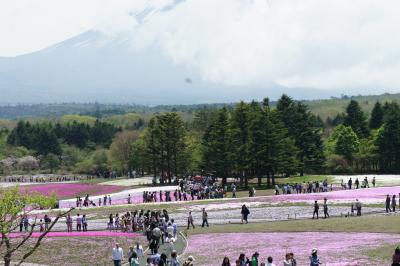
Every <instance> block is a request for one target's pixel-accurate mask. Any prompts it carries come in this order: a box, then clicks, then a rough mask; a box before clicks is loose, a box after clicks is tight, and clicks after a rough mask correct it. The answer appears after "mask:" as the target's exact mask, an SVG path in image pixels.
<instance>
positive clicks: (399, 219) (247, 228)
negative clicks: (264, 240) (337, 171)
mask: <svg viewBox="0 0 400 266" xmlns="http://www.w3.org/2000/svg"><path fill="white" fill-rule="evenodd" d="M399 224H400V216H364V217H351V218H331V219H326V220H325V219H319V220H311V219H309V220H292V221H279V222H263V223H249V224H224V225H213V226H211V227H209V228H197V229H195V230H190V231H188V234H206V233H236V232H244V233H249V232H307V231H309V232H310V231H318V232H372V233H396V234H400V226H399Z"/></svg>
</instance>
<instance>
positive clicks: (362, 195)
mask: <svg viewBox="0 0 400 266" xmlns="http://www.w3.org/2000/svg"><path fill="white" fill-rule="evenodd" d="M399 193H400V187H398V186H397V187H379V188H367V189H353V190H338V191H332V192H325V193H311V194H289V195H278V196H273V198H272V201H274V202H281V201H283V202H284V201H288V202H302V201H314V200H322V199H324V198H327V199H328V200H355V199H359V200H382V201H383V200H384V199H385V197H386V195H387V194H389V195H399Z"/></svg>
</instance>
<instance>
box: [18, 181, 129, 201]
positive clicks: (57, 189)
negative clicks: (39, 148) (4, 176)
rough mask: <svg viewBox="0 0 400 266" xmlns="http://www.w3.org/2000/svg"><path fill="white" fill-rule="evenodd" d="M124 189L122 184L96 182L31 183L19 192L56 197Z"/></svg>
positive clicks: (106, 192) (104, 192) (63, 197)
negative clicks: (54, 195)
mask: <svg viewBox="0 0 400 266" xmlns="http://www.w3.org/2000/svg"><path fill="white" fill-rule="evenodd" d="M123 189H125V188H124V187H122V186H108V185H97V184H77V183H72V184H60V183H58V184H43V185H32V186H24V187H21V188H20V192H21V193H23V192H25V191H28V193H32V192H38V193H40V194H43V195H47V196H48V195H50V194H52V193H55V194H56V195H57V197H58V199H65V198H74V197H77V196H81V197H83V196H85V195H86V194H89V195H91V196H94V195H102V194H111V193H115V192H118V191H121V190H123Z"/></svg>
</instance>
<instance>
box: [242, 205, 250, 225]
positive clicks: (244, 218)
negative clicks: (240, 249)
mask: <svg viewBox="0 0 400 266" xmlns="http://www.w3.org/2000/svg"><path fill="white" fill-rule="evenodd" d="M241 214H242V223H243V221H245V222H246V224H248V223H249V222H248V221H247V217H248V216H249V214H250V211H249V209H248V208H247V206H246V205H245V204H243V206H242V211H241Z"/></svg>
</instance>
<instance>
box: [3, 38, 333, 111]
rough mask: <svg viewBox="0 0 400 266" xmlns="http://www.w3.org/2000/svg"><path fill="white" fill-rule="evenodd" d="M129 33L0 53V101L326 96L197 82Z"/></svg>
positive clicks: (193, 100)
mask: <svg viewBox="0 0 400 266" xmlns="http://www.w3.org/2000/svg"><path fill="white" fill-rule="evenodd" d="M134 42H135V40H134V37H132V36H131V37H129V38H126V37H124V38H122V37H118V36H117V37H115V36H114V37H112V38H110V37H108V36H106V35H104V34H102V33H100V32H98V31H93V30H91V31H87V32H84V33H82V34H80V35H78V36H76V37H74V38H71V39H68V40H66V41H64V42H61V43H59V44H56V45H53V46H51V47H49V48H47V49H44V50H42V51H39V52H35V53H31V54H27V55H22V56H18V57H14V58H0V92H1V93H2V97H1V98H0V103H38V102H39V103H48V102H94V101H99V102H119V103H127V102H129V103H137V104H150V105H155V104H193V103H209V102H232V101H239V100H251V99H261V98H263V97H267V96H268V97H270V98H272V99H274V98H277V97H279V95H280V94H281V93H282V92H283V91H285V93H287V94H289V95H291V96H293V97H295V98H298V99H299V98H300V99H310V98H325V97H328V96H330V95H331V94H332V92H327V91H319V90H303V89H287V88H282V87H280V86H271V87H269V88H258V87H233V86H225V85H222V84H211V83H207V82H204V81H202V78H201V76H200V75H199V73H198V71H196V69H193V68H190V67H186V66H180V65H175V64H174V63H173V62H172V60H171V59H170V58H168V57H166V56H165V55H164V54H163V53H162V52H161V51H160V50H159V49H158V48H156V47H146V48H143V49H137V48H135V47H134V45H132V44H133V43H134Z"/></svg>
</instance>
